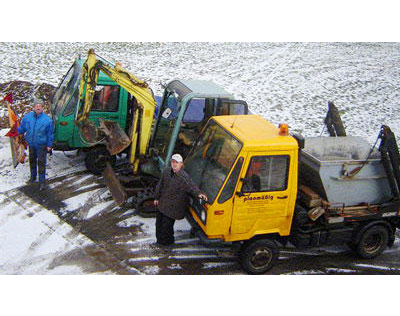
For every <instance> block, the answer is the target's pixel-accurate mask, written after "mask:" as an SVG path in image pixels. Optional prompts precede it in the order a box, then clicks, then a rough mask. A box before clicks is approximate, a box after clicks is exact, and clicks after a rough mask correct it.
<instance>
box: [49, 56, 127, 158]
mask: <svg viewBox="0 0 400 316" xmlns="http://www.w3.org/2000/svg"><path fill="white" fill-rule="evenodd" d="M83 63H84V59H77V60H76V61H75V62H74V64H73V65H72V66H71V68H70V69H69V70H68V72H67V73H66V75H65V76H64V77H63V78H62V80H61V82H60V84H59V86H58V87H57V90H56V93H55V94H54V97H53V99H52V102H51V116H52V119H53V122H54V135H55V141H54V149H55V150H64V151H68V150H74V149H82V148H87V147H90V146H91V144H88V143H87V142H85V140H84V139H83V138H82V137H80V133H79V128H78V126H77V125H76V124H75V123H74V121H75V120H76V116H77V114H78V113H77V110H78V109H79V108H80V107H79V83H80V78H81V72H82V66H83ZM128 98H129V96H128V93H127V91H126V90H125V89H123V88H122V87H120V86H119V85H118V84H117V83H115V82H114V81H113V80H111V79H110V78H109V77H107V76H106V75H104V74H103V73H100V75H99V80H98V85H97V87H96V92H95V96H94V100H93V107H92V109H91V111H90V114H89V120H90V121H93V122H94V123H95V124H96V125H98V123H99V119H104V120H111V121H116V122H118V124H119V125H120V126H121V128H122V129H123V130H126V127H127V116H128V111H127V108H128V106H127V104H128Z"/></svg>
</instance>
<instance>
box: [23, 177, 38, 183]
mask: <svg viewBox="0 0 400 316" xmlns="http://www.w3.org/2000/svg"><path fill="white" fill-rule="evenodd" d="M35 181H36V179H34V178H29V179H28V180H26V182H25V183H26V184H32V183H35Z"/></svg>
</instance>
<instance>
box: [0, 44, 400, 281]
mask: <svg viewBox="0 0 400 316" xmlns="http://www.w3.org/2000/svg"><path fill="white" fill-rule="evenodd" d="M90 48H94V49H95V51H96V52H97V53H98V54H99V55H101V56H102V57H104V58H106V59H108V60H110V61H119V62H121V63H122V64H123V66H124V67H125V68H127V69H128V70H130V71H131V72H133V73H134V74H136V75H137V76H139V77H141V78H143V79H145V80H146V81H148V82H149V84H150V86H151V88H152V89H153V90H154V92H155V94H157V95H160V94H161V91H162V88H161V85H160V82H164V83H165V82H168V81H170V80H173V79H177V78H179V79H203V80H212V81H214V82H216V83H218V84H220V85H221V86H223V87H224V88H225V89H226V90H227V91H229V92H231V93H232V94H234V95H235V97H236V98H238V99H243V100H246V101H247V103H248V104H249V107H250V110H251V111H252V112H253V113H255V114H260V115H262V116H263V117H265V118H266V119H268V120H270V121H272V122H273V123H276V124H279V123H281V122H286V123H289V125H290V128H291V130H292V131H296V132H300V133H302V134H303V135H304V136H316V135H320V134H321V131H322V130H323V119H324V117H325V114H326V110H327V103H328V101H334V103H335V104H336V105H337V107H338V108H339V110H340V111H341V113H342V120H343V122H344V124H345V127H346V130H347V133H348V134H349V135H357V136H363V137H365V138H366V139H367V140H368V141H369V142H370V143H371V144H372V143H374V142H375V139H376V137H377V135H378V132H379V129H380V126H381V125H382V124H386V125H389V126H390V127H391V128H392V130H393V131H394V133H395V134H396V136H397V137H398V139H399V138H400V124H399V122H398V118H399V112H400V107H399V104H398V103H399V100H400V98H399V96H400V44H399V43H4V42H3V43H0V57H1V63H0V83H5V82H8V81H13V80H25V81H29V82H32V83H35V84H36V83H49V84H52V85H57V84H58V82H59V80H60V79H61V77H62V75H63V74H64V73H65V72H66V71H67V70H68V69H69V67H70V66H71V64H72V62H73V60H74V59H75V58H76V57H77V56H78V55H79V54H80V55H81V56H83V57H84V56H85V53H86V52H87V50H88V49H90ZM0 97H1V96H0ZM0 114H1V113H0ZM5 133H6V131H5V130H0V176H1V180H0V204H2V205H3V206H6V208H5V209H2V210H1V212H0V250H1V251H0V274H87V271H85V270H82V268H81V267H77V266H76V265H74V264H73V263H71V264H69V265H58V266H55V265H54V260H55V259H56V258H57V257H59V256H60V255H62V254H64V253H66V252H68V253H71V252H72V251H79V250H80V249H82V248H83V247H91V245H92V244H93V242H92V241H90V240H89V239H88V238H86V237H85V236H83V235H82V234H78V235H76V234H74V232H72V231H71V228H70V227H69V225H67V224H66V223H64V222H63V221H61V220H60V219H59V218H58V217H57V216H56V215H54V214H53V213H51V212H44V211H43V208H41V207H40V206H39V205H38V204H34V203H33V204H29V205H28V204H26V203H28V202H27V201H24V200H23V198H21V197H20V198H18V197H16V196H14V195H13V194H14V193H13V192H16V191H13V189H16V188H19V187H21V186H23V185H24V182H25V180H26V179H27V178H28V175H29V165H28V164H27V163H26V164H24V165H20V166H18V167H17V169H14V168H13V167H12V166H11V157H10V149H9V143H8V139H7V138H5V137H3V136H4V134H5ZM81 170H84V164H83V159H82V157H75V158H68V157H66V156H64V154H63V153H61V152H54V154H53V156H50V157H49V163H48V170H47V177H48V178H49V179H50V178H54V177H59V176H62V175H63V174H68V173H71V172H79V171H81ZM81 180H82V181H83V182H84V181H85V179H81ZM82 187H83V184H82ZM10 192H11V193H10ZM89 195H90V194H88V193H86V195H85V196H84V195H80V196H79V197H81V198H82V197H85V198H90V196H89ZM66 203H67V205H66V212H67V211H68V209H71V210H74V209H76V208H77V207H80V206H82V204H81V203H83V202H82V201H81V200H80V199H79V198H77V197H75V198H74V197H71V198H70V199H68V200H66ZM24 210H25V211H24ZM98 210H101V207H100V208H99V209H98ZM96 211H97V208H93V209H92V210H91V211H90V213H89V214H86V215H87V216H88V217H94V216H96V215H97V214H96ZM135 221H136V220H135V219H132V220H126V221H122V222H121V224H120V225H122V226H124V225H125V226H128V227H129V226H130V225H136V224H137V223H136V222H135ZM143 228H144V231H145V234H146V236H151V238H153V239H154V219H143ZM176 228H177V230H181V231H187V230H188V229H189V226H188V224H187V223H186V222H185V221H180V222H179V224H178V225H177V227H176ZM20 232H23V234H21V233H20ZM50 232H51V233H54V234H50ZM38 245H40V247H38ZM398 246H399V244H398V240H397V241H396V250H398ZM343 271H345V270H343ZM346 271H347V272H348V271H351V269H350V270H346ZM94 273H98V272H94ZM101 273H103V274H104V273H113V272H110V271H102V272H101ZM149 274H151V271H150V272H149ZM298 274H312V271H299V272H298Z"/></svg>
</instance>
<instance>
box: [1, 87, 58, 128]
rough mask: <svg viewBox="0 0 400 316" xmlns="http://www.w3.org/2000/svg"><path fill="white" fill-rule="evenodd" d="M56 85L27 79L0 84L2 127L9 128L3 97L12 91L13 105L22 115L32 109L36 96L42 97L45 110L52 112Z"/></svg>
mask: <svg viewBox="0 0 400 316" xmlns="http://www.w3.org/2000/svg"><path fill="white" fill-rule="evenodd" d="M55 90H56V87H54V86H52V85H50V84H47V83H41V84H32V83H30V82H27V81H9V82H6V83H3V84H0V128H8V127H9V126H8V113H7V106H6V104H5V102H2V100H3V98H4V97H5V96H6V95H7V94H8V93H12V96H13V101H14V102H13V104H12V105H13V107H14V109H15V111H17V113H18V115H20V117H22V116H24V115H25V114H26V113H28V112H30V111H31V110H32V101H33V99H34V98H40V99H42V100H43V101H44V106H45V109H44V112H45V113H49V112H50V102H51V99H52V97H53V94H54V92H55Z"/></svg>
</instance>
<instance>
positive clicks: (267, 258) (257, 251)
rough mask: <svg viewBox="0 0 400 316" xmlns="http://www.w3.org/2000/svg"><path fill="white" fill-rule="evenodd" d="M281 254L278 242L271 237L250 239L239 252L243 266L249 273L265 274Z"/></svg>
mask: <svg viewBox="0 0 400 316" xmlns="http://www.w3.org/2000/svg"><path fill="white" fill-rule="evenodd" d="M278 256H279V250H278V247H277V245H276V243H275V242H274V241H273V240H270V239H259V240H255V241H249V242H247V243H245V244H244V245H243V246H242V249H241V250H240V252H239V261H240V264H241V266H242V268H243V269H244V270H245V271H246V272H247V273H249V274H263V273H265V272H267V271H268V270H270V269H271V268H272V267H273V266H274V264H275V262H276V261H277V259H278Z"/></svg>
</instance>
